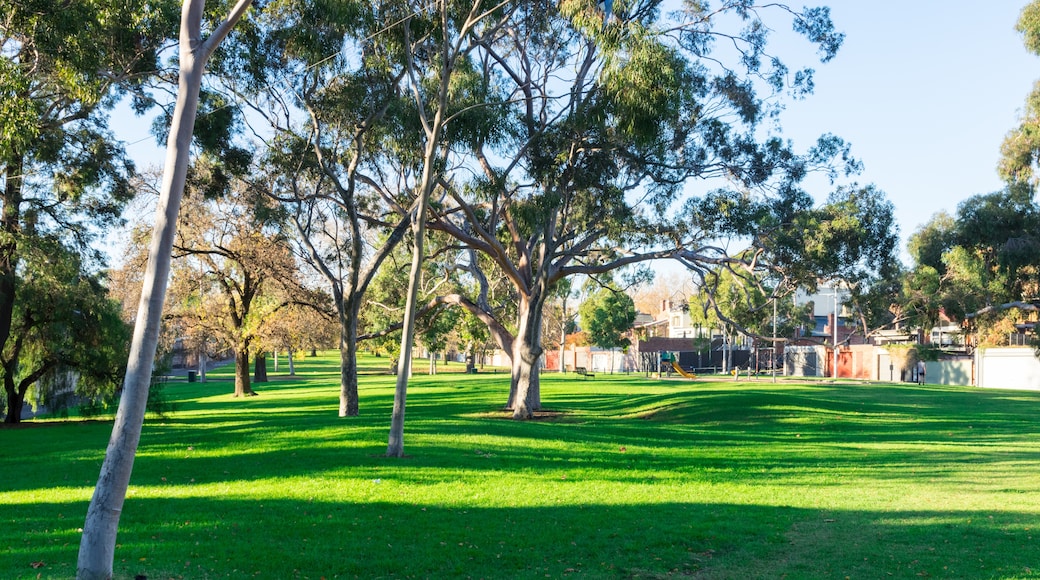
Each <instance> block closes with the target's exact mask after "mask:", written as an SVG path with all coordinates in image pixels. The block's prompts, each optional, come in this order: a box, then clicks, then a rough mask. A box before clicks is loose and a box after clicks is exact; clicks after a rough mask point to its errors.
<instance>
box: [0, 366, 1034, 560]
mask: <svg viewBox="0 0 1040 580" xmlns="http://www.w3.org/2000/svg"><path fill="white" fill-rule="evenodd" d="M337 360H338V359H337V358H336V356H335V355H333V354H331V353H330V354H328V355H324V356H320V357H318V358H306V359H303V360H301V361H299V364H298V366H297V376H296V377H295V378H292V379H289V378H287V377H283V376H280V375H278V373H273V371H272V378H273V380H272V382H270V383H267V384H262V385H257V390H258V391H259V392H260V396H258V397H252V398H248V399H241V400H236V399H233V398H231V397H230V392H231V390H232V387H231V383H230V380H231V375H230V369H223V370H222V371H218V372H213V373H211V374H210V375H209V379H210V381H209V382H207V383H205V384H200V383H190V384H189V383H186V382H183V380H182V381H180V382H173V383H170V384H169V386H168V387H167V390H168V391H167V392H168V393H169V394H170V395H171V396H172V398H174V399H175V400H176V401H177V403H178V405H179V410H178V411H177V412H176V413H175V414H173V415H172V416H171V417H169V418H167V419H149V420H148V422H147V424H146V425H145V429H144V435H143V437H142V440H141V446H140V449H139V452H138V455H137V462H136V465H135V469H134V475H133V479H132V481H131V486H130V492H129V495H128V498H127V502H126V505H125V507H124V512H123V515H122V520H121V523H120V534H119V546H118V547H117V549H116V575H117V577H118V578H133V577H134V575H136V574H144V575H147V577H148V578H149V580H156V579H165V578H272V579H291V578H312V579H319V578H325V579H332V578H560V577H575V578H663V577H670V576H684V575H692V576H696V577H698V578H709V579H711V578H734V579H744V578H809V579H815V578H853V579H856V578H922V577H935V578H1006V579H1010V578H1040V393H1033V392H1019V391H995V390H977V389H972V388H960V387H935V386H927V387H919V386H916V385H893V384H878V385H864V384H857V383H847V384H846V383H839V384H830V383H823V382H792V381H781V382H778V383H772V382H771V381H770V380H769V379H768V378H763V379H761V380H757V381H750V382H749V381H747V380H741V381H739V382H734V381H732V380H721V379H720V380H704V381H687V380H671V381H669V380H664V381H659V380H654V379H646V378H643V377H642V376H641V375H630V376H626V375H603V374H598V375H597V376H596V377H595V378H593V379H587V380H586V379H582V378H580V377H576V376H575V375H566V376H562V377H561V376H558V375H556V374H555V373H546V374H544V375H543V379H542V394H543V404H544V405H545V407H546V409H547V410H549V411H552V412H553V413H549V414H547V416H546V417H544V418H542V419H540V420H537V421H531V422H524V423H518V422H513V421H510V420H507V419H505V418H504V417H505V415H504V414H502V413H501V412H500V411H499V408H500V407H501V405H502V403H503V402H504V400H505V396H506V394H507V390H508V385H509V380H508V376H507V375H506V374H505V373H498V374H491V373H481V374H476V375H465V374H461V373H450V374H448V373H445V374H439V375H437V376H434V377H428V376H425V375H416V377H415V378H414V379H413V380H412V382H411V386H410V388H409V394H408V415H407V421H406V425H405V450H406V452H407V453H409V454H410V456H409V457H407V458H405V459H388V458H386V457H383V456H382V454H383V453H384V451H385V450H386V441H387V430H388V428H389V420H390V408H391V404H392V397H393V379H392V377H389V376H385V375H376V374H366V375H365V376H363V377H362V381H361V416H360V417H354V418H347V419H341V418H338V417H337V416H336V412H337V409H338V399H337V397H338V373H337V366H336V365H337ZM384 361H385V359H382V361H380V360H378V359H366V360H365V361H363V362H364V363H365V364H366V365H370V366H371V367H373V368H374V367H375V366H376V365H382V364H383V363H384ZM269 364H270V363H269ZM417 368H425V366H424V365H423V363H422V362H420V363H419V364H417ZM284 370H285V369H284V368H283V369H282V371H284ZM110 434H111V422H110V421H83V422H79V421H71V422H53V423H47V422H43V423H41V422H35V423H32V424H30V425H27V426H24V427H20V428H7V429H0V578H69V577H72V576H73V575H74V574H75V567H76V554H77V550H78V547H79V532H78V528H80V527H81V526H82V525H83V518H84V515H85V514H86V509H87V503H88V501H89V499H90V494H91V492H92V489H93V485H94V483H95V482H96V481H97V476H98V470H99V467H100V463H101V460H102V456H103V453H104V447H105V444H106V442H107V440H108V437H109V435H110ZM1034 536H1035V537H1034Z"/></svg>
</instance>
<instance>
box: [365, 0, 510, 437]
mask: <svg viewBox="0 0 1040 580" xmlns="http://www.w3.org/2000/svg"><path fill="white" fill-rule="evenodd" d="M511 4H512V3H510V2H505V3H493V2H484V1H482V0H471V1H469V2H467V1H457V2H456V1H451V0H440V1H437V2H433V3H432V4H423V3H419V2H416V3H413V2H406V3H404V8H405V10H404V12H405V14H406V16H405V17H404V20H403V23H402V25H401V26H400V27H395V28H394V30H395V31H397V33H398V34H399V35H400V38H401V42H402V46H403V47H404V50H403V56H404V63H405V79H406V81H405V90H406V91H407V92H408V93H410V94H411V95H412V98H413V100H414V104H415V112H416V116H417V118H418V121H419V124H418V126H419V131H418V132H417V133H418V135H419V139H418V141H417V142H418V143H420V144H421V151H422V157H421V159H419V160H418V163H417V164H416V165H415V167H416V170H417V171H418V178H417V179H416V180H415V183H414V186H413V187H412V191H413V193H414V199H415V202H414V203H413V204H412V205H411V206H410V207H409V210H408V214H407V215H408V216H409V217H410V223H411V236H412V262H411V267H410V272H409V280H408V291H407V295H406V297H405V308H404V317H403V328H402V332H401V350H400V352H401V355H400V356H401V361H400V368H401V369H403V370H404V371H407V369H410V368H411V357H412V347H413V345H414V343H415V320H416V318H417V316H418V312H419V310H420V304H419V302H418V300H419V285H420V284H421V281H422V268H423V260H424V258H425V246H424V244H425V236H426V222H427V217H428V216H427V213H428V212H429V210H430V208H431V203H430V198H431V197H432V195H433V193H434V191H435V189H437V187H438V186H439V185H442V184H443V183H444V181H445V179H446V177H445V174H446V169H447V168H448V167H449V164H450V161H449V157H450V156H449V153H451V146H452V145H453V143H455V142H457V141H459V140H462V139H464V138H466V137H471V138H472V137H473V136H474V135H478V136H479V135H483V134H484V132H482V131H479V130H474V129H473V128H472V127H473V123H472V122H466V121H467V120H468V119H467V116H466V113H467V112H468V111H470V109H469V107H470V106H476V107H477V108H478V109H480V110H481V111H482V114H480V115H479V116H478V118H479V119H485V120H486V119H491V118H493V117H492V115H491V114H490V113H489V109H488V108H486V107H485V106H484V101H485V100H486V97H487V93H486V92H485V91H483V90H482V89H484V88H485V87H486V83H482V82H480V80H481V78H482V77H481V75H479V74H476V71H477V70H478V69H477V68H476V67H475V66H474V62H473V60H472V57H471V55H472V54H473V52H474V51H475V50H476V48H477V47H478V46H480V45H481V44H482V43H485V42H486V41H487V40H488V39H489V38H490V37H491V36H492V35H495V34H497V33H498V30H499V27H500V23H501V22H503V21H505V20H506V19H507V18H508V16H509V14H510V5H511ZM449 121H451V122H452V125H451V127H449ZM408 375H409V373H408V372H399V373H398V374H397V383H396V385H395V389H394V406H393V412H392V414H391V418H390V434H389V436H388V440H387V451H386V454H387V455H388V456H390V457H401V456H403V455H404V413H405V402H406V398H407V389H408Z"/></svg>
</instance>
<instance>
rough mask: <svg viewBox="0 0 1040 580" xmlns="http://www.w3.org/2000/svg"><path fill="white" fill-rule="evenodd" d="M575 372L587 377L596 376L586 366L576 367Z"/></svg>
mask: <svg viewBox="0 0 1040 580" xmlns="http://www.w3.org/2000/svg"><path fill="white" fill-rule="evenodd" d="M574 372H575V373H577V374H579V375H581V376H583V377H585V378H589V377H594V376H596V375H595V374H593V373H590V372H589V369H587V368H585V367H574Z"/></svg>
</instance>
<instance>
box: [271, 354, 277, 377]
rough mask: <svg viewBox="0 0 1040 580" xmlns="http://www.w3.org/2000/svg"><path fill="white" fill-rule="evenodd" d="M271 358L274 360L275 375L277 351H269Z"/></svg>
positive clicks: (275, 370)
mask: <svg viewBox="0 0 1040 580" xmlns="http://www.w3.org/2000/svg"><path fill="white" fill-rule="evenodd" d="M271 357H272V358H273V359H274V372H275V373H277V372H278V351H277V350H272V351H271Z"/></svg>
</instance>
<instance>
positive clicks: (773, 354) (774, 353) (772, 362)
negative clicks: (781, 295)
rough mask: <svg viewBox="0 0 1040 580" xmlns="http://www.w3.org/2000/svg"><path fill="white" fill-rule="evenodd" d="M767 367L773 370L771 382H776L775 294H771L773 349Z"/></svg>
mask: <svg viewBox="0 0 1040 580" xmlns="http://www.w3.org/2000/svg"><path fill="white" fill-rule="evenodd" d="M775 293H776V292H775V291H774V294H775ZM770 357H772V360H770V361H769V368H771V369H772V370H773V382H774V383H775V382H776V296H773V350H772V353H771V354H770Z"/></svg>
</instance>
